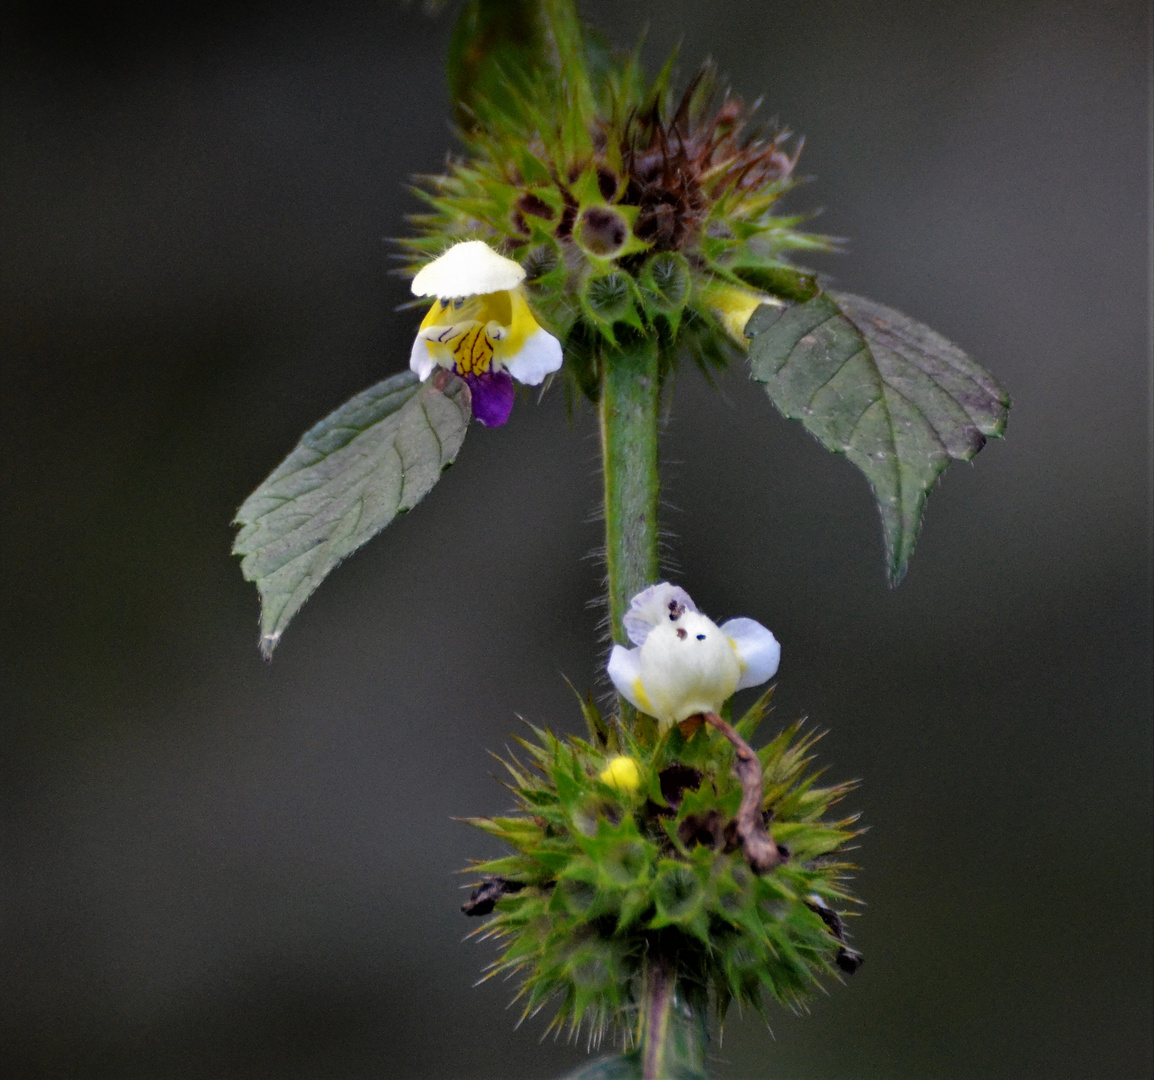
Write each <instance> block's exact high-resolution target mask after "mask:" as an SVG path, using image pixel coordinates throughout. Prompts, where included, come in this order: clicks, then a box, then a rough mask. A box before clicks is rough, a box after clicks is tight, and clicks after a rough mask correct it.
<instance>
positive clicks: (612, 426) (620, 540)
mask: <svg viewBox="0 0 1154 1080" xmlns="http://www.w3.org/2000/svg"><path fill="white" fill-rule="evenodd" d="M657 359H658V357H657V342H656V341H654V340H653V339H651V338H640V339H638V340H636V341H634V342H631V343H630V344H628V345H626V346H623V347H622V348H620V349H618V350H614V351H608V350H607V351H606V352H605V353H604V354H603V355H602V357H601V402H600V406H599V408H600V421H601V460H602V467H603V471H604V474H605V564H606V568H607V572H608V591H609V628H610V632H611V633H612V635H613V640H614V641H616V642H618V643H620V644H622V645H624V644H627V643H628V638H626V636H625V628H624V626H623V625H622V622H621V618H622V616H623V615H624V614H625V612H626V611H627V610H628V609H629V601H630V599H631V598H632V597H633V596H634V594H635V593H638V592H640V591H641V590H642V589H643V588H645V586H646V585H651V584H653V582H655V581H656V580H657V575H658V560H657V504H658V479H657V409H658V404H659V402H660V397H661V387H660V385H659V382H658V377H657V370H658V368H657Z"/></svg>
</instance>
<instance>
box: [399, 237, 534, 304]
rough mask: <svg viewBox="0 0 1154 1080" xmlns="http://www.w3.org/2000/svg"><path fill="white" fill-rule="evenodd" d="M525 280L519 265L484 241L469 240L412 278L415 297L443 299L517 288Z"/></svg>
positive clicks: (457, 245)
mask: <svg viewBox="0 0 1154 1080" xmlns="http://www.w3.org/2000/svg"><path fill="white" fill-rule="evenodd" d="M524 280H525V271H524V269H522V267H521V265H520V264H519V263H515V262H514V261H513V260H512V259H506V258H505V257H504V256H503V255H498V254H497V253H496V252H495V251H494V250H493V249H492V248H491V247H489V245H488V244H486V243H485V242H484V241H483V240H466V241H465V242H463V243H460V244H454V245H453V246H452V247H451V248H449V250H448V251H446V252H445V254H444V255H442V256H441V257H440V258H439V259H434V260H433V261H432V262H431V263H429V264H428V266H425V267H423V268H422V269H421V270H420V271H419V272H418V274H417V276H416V277H415V278H413V295H414V296H436V297H438V298H440V299H442V300H448V299H450V298H456V297H461V296H478V295H480V294H481V293H494V292H503V291H505V290H508V289H515V288H516V287H517V286H518V285H520V284H521V282H522V281H524Z"/></svg>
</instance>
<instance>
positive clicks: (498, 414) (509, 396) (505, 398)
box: [461, 368, 516, 427]
mask: <svg viewBox="0 0 1154 1080" xmlns="http://www.w3.org/2000/svg"><path fill="white" fill-rule="evenodd" d="M461 378H463V379H464V380H465V382H466V383H468V385H469V390H470V391H471V392H472V394H473V415H474V416H475V417H476V418H477V420H478V421H479V422H480V423H481V424H483V425H484V426H485V427H500V426H501V425H502V424H503V423H505V421H506V420H508V419H509V414H510V413H511V412H512V411H513V401H514V399H515V398H516V391H515V390H514V388H513V377H512V376H511V375H510V374H509V373H508V372H507V371H493V370H492V369H491V368H490V370H488V371H486V372H485V373H484V374H482V375H472V374H469V375H462V376H461Z"/></svg>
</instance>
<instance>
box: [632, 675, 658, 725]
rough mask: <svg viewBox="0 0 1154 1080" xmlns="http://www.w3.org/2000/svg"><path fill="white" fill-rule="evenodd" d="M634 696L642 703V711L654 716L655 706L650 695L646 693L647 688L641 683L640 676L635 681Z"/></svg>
mask: <svg viewBox="0 0 1154 1080" xmlns="http://www.w3.org/2000/svg"><path fill="white" fill-rule="evenodd" d="M633 696H634V697H635V698H636V699H637V700H638V701H640V702H641V711H642V712H645V713H648V714H649V715H650V716H652V715H653V704H652V702H650V700H649V695H648V694H647V693H646V692H645V687H644V686H643V685H642V683H641V676H640V675H638V676H637V678H636V679H634V680H633Z"/></svg>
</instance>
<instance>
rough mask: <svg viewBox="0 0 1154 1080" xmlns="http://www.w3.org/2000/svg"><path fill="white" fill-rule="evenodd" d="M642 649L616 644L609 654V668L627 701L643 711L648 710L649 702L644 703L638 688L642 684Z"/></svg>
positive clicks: (612, 677) (618, 688) (616, 685)
mask: <svg viewBox="0 0 1154 1080" xmlns="http://www.w3.org/2000/svg"><path fill="white" fill-rule="evenodd" d="M640 656H641V650H640V649H627V648H625V646H624V645H614V646H613V651H612V652H611V653H610V654H609V664H608V667H607V670H608V672H609V678H610V679H612V680H613V685H614V686H615V687H617V693H619V694H620V695H621V696H622V697H623V698H625V700H626V701H628V702H629V703H630V704H632V705H633V706H634V707H635V708H638V709H640V710H641V711H642V712H647V711H648V706H649V703H648V702H647V701H646V702H644V703H642V700H641V695H639V694H638V692H637V691H638V689H639V688H640V686H641V660H640Z"/></svg>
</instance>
